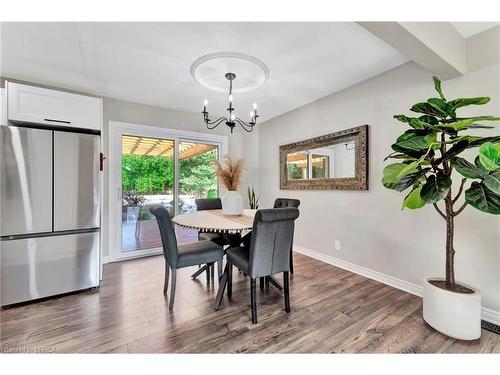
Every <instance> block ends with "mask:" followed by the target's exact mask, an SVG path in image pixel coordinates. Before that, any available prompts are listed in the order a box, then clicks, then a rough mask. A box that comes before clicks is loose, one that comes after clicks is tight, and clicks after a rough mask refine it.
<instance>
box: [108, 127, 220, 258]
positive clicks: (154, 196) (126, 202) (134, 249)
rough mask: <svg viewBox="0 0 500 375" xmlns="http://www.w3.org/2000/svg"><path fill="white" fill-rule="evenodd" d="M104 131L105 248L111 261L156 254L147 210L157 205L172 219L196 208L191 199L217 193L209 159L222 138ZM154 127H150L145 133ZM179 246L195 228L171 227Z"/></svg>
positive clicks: (157, 241)
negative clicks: (107, 178)
mask: <svg viewBox="0 0 500 375" xmlns="http://www.w3.org/2000/svg"><path fill="white" fill-rule="evenodd" d="M149 130H150V131H149V132H148V131H145V130H143V129H142V128H138V129H137V130H136V129H135V127H133V128H128V127H126V129H119V128H117V129H115V128H113V129H112V130H111V131H110V138H112V139H111V141H110V151H111V152H110V168H113V169H114V170H113V171H110V196H112V195H111V194H113V191H114V190H113V189H114V188H113V185H114V186H116V195H117V199H116V201H111V202H110V215H111V213H114V215H115V217H113V218H110V219H111V220H110V223H111V224H110V237H111V240H110V248H114V250H113V251H112V253H113V254H112V255H111V258H112V259H115V260H117V259H123V258H130V257H137V256H143V255H150V254H156V253H160V252H161V248H162V242H161V237H160V233H159V230H158V225H157V223H156V220H155V218H154V216H153V215H152V214H151V213H150V211H149V210H150V208H151V207H153V206H158V205H161V206H163V207H165V208H166V209H167V210H168V212H169V213H170V215H171V216H172V217H173V216H175V215H178V214H182V213H187V212H192V211H195V210H196V205H195V199H196V198H206V197H218V195H219V194H218V192H219V189H218V185H217V179H216V177H215V175H214V173H213V161H214V160H217V159H218V158H219V157H220V155H221V152H222V150H221V148H222V146H224V148H227V146H226V144H225V142H224V141H225V139H224V138H225V137H224V138H223V139H221V140H222V141H223V142H221V141H219V140H217V139H216V140H213V139H210V138H214V137H207V138H208V139H204V138H203V135H199V136H197V137H182V136H180V135H178V134H175V132H174V133H173V134H168V132H165V131H164V130H162V129H158V128H151V129H149ZM151 130H155V131H151ZM176 232H177V241H178V243H179V244H182V243H188V242H193V241H197V240H198V233H197V231H195V230H190V229H185V228H180V227H176Z"/></svg>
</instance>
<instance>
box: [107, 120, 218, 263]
mask: <svg viewBox="0 0 500 375" xmlns="http://www.w3.org/2000/svg"><path fill="white" fill-rule="evenodd" d="M108 125H109V127H108V129H109V132H108V171H109V172H108V181H109V183H108V202H107V203H108V229H109V231H108V250H109V256H108V261H110V262H114V261H119V260H125V259H131V258H137V257H140V256H147V255H154V254H160V253H161V251H162V249H161V248H156V249H148V250H141V251H131V252H127V253H123V252H122V251H121V247H122V246H121V241H122V239H121V227H120V226H119V225H118V218H120V220H121V209H122V208H121V197H120V196H121V194H120V193H119V190H118V189H121V180H122V176H121V142H120V140H121V136H122V135H124V134H129V135H136V136H143V137H149V138H163V139H171V140H173V141H174V184H175V186H174V195H177V194H178V174H179V167H178V160H177V153H178V151H177V150H178V145H179V141H182V140H193V141H200V142H205V143H213V144H217V145H218V146H219V147H220V152H219V157H222V156H223V155H225V154H227V152H228V137H227V136H225V135H216V134H207V133H199V132H191V131H185V130H177V129H170V128H164V127H157V126H150V125H141V124H133V123H127V122H120V121H109V122H108ZM175 206H176V209H177V205H175Z"/></svg>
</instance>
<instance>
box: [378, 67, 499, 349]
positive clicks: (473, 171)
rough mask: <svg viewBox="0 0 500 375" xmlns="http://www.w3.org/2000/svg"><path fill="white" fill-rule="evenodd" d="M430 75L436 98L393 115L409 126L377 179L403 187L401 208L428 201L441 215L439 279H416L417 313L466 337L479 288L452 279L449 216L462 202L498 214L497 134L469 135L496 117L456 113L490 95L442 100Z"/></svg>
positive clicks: (476, 333)
mask: <svg viewBox="0 0 500 375" xmlns="http://www.w3.org/2000/svg"><path fill="white" fill-rule="evenodd" d="M433 80H434V87H435V89H436V92H437V94H438V96H439V97H435V98H430V99H428V100H427V101H425V102H421V103H417V104H415V105H413V107H411V109H410V110H411V111H412V112H415V113H416V114H417V115H414V116H415V117H409V116H405V115H395V116H394V118H395V119H396V120H398V121H400V122H402V123H404V124H406V125H407V126H408V127H409V129H408V130H406V131H405V132H404V133H403V134H401V135H400V136H399V137H398V138H397V140H396V142H395V143H394V144H393V145H392V146H391V148H392V150H393V152H392V153H391V154H390V155H389V156H387V158H386V159H385V160H387V159H397V160H399V162H397V163H392V164H389V165H387V166H386V167H385V168H384V172H383V179H382V183H383V185H384V186H385V187H386V188H389V189H393V190H396V191H398V192H405V194H406V196H405V198H404V200H403V204H402V208H403V209H404V208H409V209H418V208H422V207H424V206H426V205H431V206H432V207H433V208H434V209H435V210H436V211H437V213H438V214H439V216H441V217H442V218H443V220H444V221H445V223H446V246H445V250H446V266H445V278H444V279H443V278H438V277H435V278H425V279H424V280H423V284H424V285H423V288H424V297H423V317H424V320H425V321H426V322H427V323H428V324H429V325H430V326H432V327H434V328H435V329H436V330H438V331H440V332H441V333H444V334H446V335H448V336H451V337H454V338H458V339H464V340H473V339H477V338H479V337H480V335H481V294H480V291H479V290H478V289H477V288H475V287H473V286H470V285H466V284H464V283H462V282H458V281H457V280H456V279H455V269H454V257H455V249H454V245H453V238H454V233H455V217H456V216H457V215H459V214H460V213H462V211H463V210H464V209H465V208H466V207H467V206H471V207H473V208H475V209H477V210H479V211H482V212H485V213H488V214H493V215H498V214H500V136H493V137H482V136H479V135H477V134H475V132H476V130H477V129H482V128H493V126H491V125H492V122H494V121H498V120H500V118H497V117H493V116H475V117H461V116H459V115H458V114H457V112H458V110H459V109H461V108H462V107H465V106H469V105H483V104H486V103H488V102H489V101H490V98H489V97H475V98H459V99H453V100H448V99H446V98H445V96H444V94H443V92H442V90H441V81H440V80H439V79H438V78H437V77H433ZM470 149H472V150H470ZM467 150H469V151H467ZM466 151H467V153H468V154H471V153H473V155H474V159H473V160H471V161H468V160H466V159H465V158H464V157H463V153H465V152H466ZM456 178H458V179H460V182H458V181H457V187H458V190H456V191H455V192H454V193H452V182H453V179H456ZM462 195H464V197H465V200H464V201H463V202H462V200H461V197H462Z"/></svg>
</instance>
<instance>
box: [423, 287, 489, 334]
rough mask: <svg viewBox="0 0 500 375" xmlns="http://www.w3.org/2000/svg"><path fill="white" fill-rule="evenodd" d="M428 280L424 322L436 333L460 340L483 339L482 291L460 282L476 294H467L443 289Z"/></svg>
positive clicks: (425, 294) (424, 302) (424, 303)
mask: <svg viewBox="0 0 500 375" xmlns="http://www.w3.org/2000/svg"><path fill="white" fill-rule="evenodd" d="M431 280H432V281H442V280H444V279H441V278H429V279H424V283H423V284H424V298H423V305H424V306H423V310H424V320H425V321H426V322H427V323H428V324H429V325H430V326H431V327H432V328H434V329H435V330H437V331H439V332H441V333H443V334H445V335H447V336H450V337H453V338H455V339H460V340H476V339H478V338H479V337H481V292H480V291H479V290H478V289H477V288H474V287H471V286H470V285H467V284H464V283H459V284H460V285H463V286H465V287H467V288H469V289H471V290H473V291H474V293H470V294H464V293H457V292H452V291H449V290H445V289H441V288H439V287H437V286H434V285H432V284H431V283H430V282H429V281H431Z"/></svg>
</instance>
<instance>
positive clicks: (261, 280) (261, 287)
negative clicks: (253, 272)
mask: <svg viewBox="0 0 500 375" xmlns="http://www.w3.org/2000/svg"><path fill="white" fill-rule="evenodd" d="M259 284H260V290H264V278H263V277H259Z"/></svg>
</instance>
